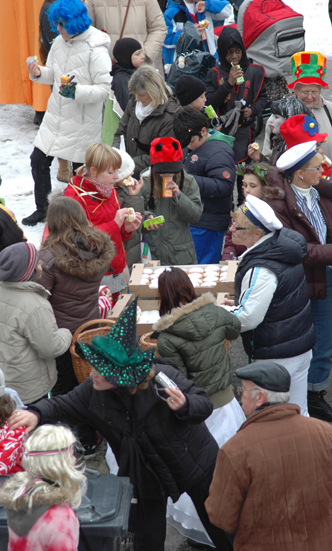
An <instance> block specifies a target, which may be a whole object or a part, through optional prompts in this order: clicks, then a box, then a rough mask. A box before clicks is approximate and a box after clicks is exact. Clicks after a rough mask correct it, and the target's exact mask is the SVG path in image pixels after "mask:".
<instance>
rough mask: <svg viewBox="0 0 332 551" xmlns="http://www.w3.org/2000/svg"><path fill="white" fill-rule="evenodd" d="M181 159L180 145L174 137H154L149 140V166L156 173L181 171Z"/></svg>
mask: <svg viewBox="0 0 332 551" xmlns="http://www.w3.org/2000/svg"><path fill="white" fill-rule="evenodd" d="M182 159H183V153H182V147H181V144H180V142H178V140H176V139H175V138H171V137H167V138H155V139H154V140H153V141H152V142H151V147H150V160H151V166H153V170H154V171H155V172H157V173H158V174H163V173H166V174H167V173H171V174H172V173H174V174H177V173H178V172H181V170H182Z"/></svg>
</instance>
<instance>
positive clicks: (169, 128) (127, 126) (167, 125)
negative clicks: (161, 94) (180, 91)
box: [113, 97, 181, 178]
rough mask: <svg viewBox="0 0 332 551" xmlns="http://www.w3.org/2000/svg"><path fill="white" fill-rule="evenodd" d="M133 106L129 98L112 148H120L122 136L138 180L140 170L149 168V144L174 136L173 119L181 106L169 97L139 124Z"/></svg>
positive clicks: (133, 101)
mask: <svg viewBox="0 0 332 551" xmlns="http://www.w3.org/2000/svg"><path fill="white" fill-rule="evenodd" d="M135 106H136V100H135V99H133V98H131V99H130V100H129V102H128V104H127V107H126V110H125V113H124V115H123V117H122V119H121V121H120V124H119V126H118V129H117V131H116V133H115V136H114V140H113V147H117V148H120V139H121V136H124V139H125V145H126V151H127V153H128V154H129V155H130V156H131V157H132V158H133V159H134V162H135V172H134V177H135V178H139V175H140V173H141V172H142V170H144V169H145V168H147V167H148V166H150V154H149V153H150V143H151V142H152V141H153V140H154V139H155V138H163V137H166V136H174V131H173V119H174V115H175V113H176V112H177V111H178V110H179V109H181V106H180V104H179V103H178V101H177V100H176V99H175V98H173V97H171V98H169V99H168V101H167V102H166V103H165V104H164V105H158V107H156V108H155V109H154V111H152V113H151V115H149V116H148V117H146V118H145V119H144V120H143V121H142V123H141V124H140V122H139V120H138V118H137V117H136V115H135Z"/></svg>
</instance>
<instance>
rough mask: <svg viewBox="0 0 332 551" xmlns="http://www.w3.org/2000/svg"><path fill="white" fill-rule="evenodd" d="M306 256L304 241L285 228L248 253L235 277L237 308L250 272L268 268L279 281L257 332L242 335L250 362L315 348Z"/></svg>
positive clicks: (295, 354)
mask: <svg viewBox="0 0 332 551" xmlns="http://www.w3.org/2000/svg"><path fill="white" fill-rule="evenodd" d="M306 254H307V243H306V240H305V239H304V237H303V236H302V235H301V234H300V233H298V232H295V231H293V230H289V229H286V228H282V229H281V230H280V231H277V232H276V233H275V234H274V235H273V236H272V237H271V239H267V240H266V241H264V242H263V243H262V244H261V245H259V246H257V247H255V248H253V249H252V251H251V250H249V251H248V252H247V253H246V254H245V256H244V257H243V259H242V260H241V262H240V264H239V266H238V270H237V272H236V276H235V304H236V305H237V304H238V300H239V296H240V293H241V282H242V279H243V277H244V275H245V273H246V272H247V271H248V270H250V269H251V268H255V267H265V268H268V269H269V270H271V272H273V273H274V274H275V275H276V277H277V279H278V286H277V289H276V291H275V293H274V295H273V298H272V301H271V303H270V306H269V308H268V311H267V312H266V315H265V318H264V320H263V321H262V323H260V324H259V325H258V326H257V327H256V328H255V329H253V330H251V331H245V332H244V333H242V335H241V336H242V340H243V346H244V349H245V351H246V353H247V354H248V356H250V358H254V359H255V360H258V359H260V360H266V359H272V358H291V357H293V356H297V355H299V354H303V353H304V352H307V351H308V350H310V349H311V348H312V347H313V345H314V344H315V332H314V326H313V322H312V316H311V307H310V299H309V291H308V285H307V282H306V279H305V275H304V269H303V265H302V262H303V260H304V258H305V256H306Z"/></svg>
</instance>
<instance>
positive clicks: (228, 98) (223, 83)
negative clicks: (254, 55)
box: [206, 27, 267, 203]
mask: <svg viewBox="0 0 332 551" xmlns="http://www.w3.org/2000/svg"><path fill="white" fill-rule="evenodd" d="M218 56H219V61H220V65H219V67H215V68H213V69H210V71H209V72H208V74H207V78H206V100H207V104H208V105H210V104H211V105H212V106H213V107H214V109H215V110H216V111H217V114H218V115H219V116H223V117H225V118H226V119H227V120H226V121H225V123H224V125H223V127H222V132H224V133H226V134H230V135H231V136H234V137H235V142H234V147H233V149H234V153H235V161H236V163H242V162H243V161H246V160H247V158H248V145H249V144H250V143H252V142H253V141H254V136H255V123H254V118H255V117H256V116H257V115H259V114H260V113H261V112H262V111H263V109H264V107H265V105H266V103H267V95H266V92H265V85H264V77H265V70H264V68H263V67H262V66H261V65H255V64H253V63H250V60H249V59H248V57H247V53H246V50H245V47H244V44H243V40H242V37H241V35H240V33H239V32H238V31H237V30H236V29H234V28H233V27H225V28H224V29H223V30H222V31H221V33H220V36H219V39H218ZM237 184H238V195H239V203H241V202H242V189H241V188H242V178H241V177H240V176H239V177H238V178H237Z"/></svg>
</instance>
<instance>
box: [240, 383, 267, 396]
mask: <svg viewBox="0 0 332 551" xmlns="http://www.w3.org/2000/svg"><path fill="white" fill-rule="evenodd" d="M253 390H261V389H260V388H257V386H254V388H243V386H242V385H240V386H238V387H237V389H236V392H237V393H238V394H239V396H241V395H242V394H243V393H244V392H249V391H250V392H252V391H253Z"/></svg>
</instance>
